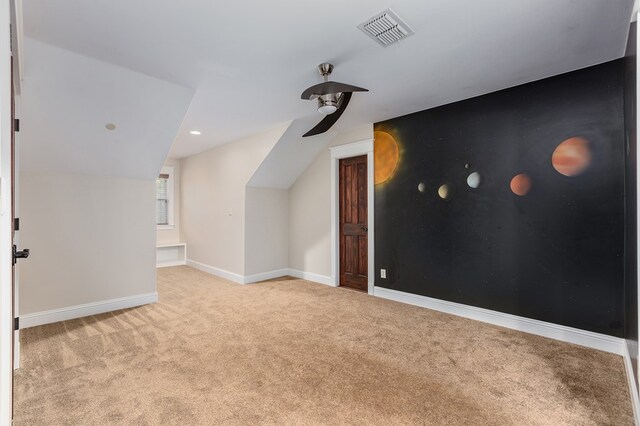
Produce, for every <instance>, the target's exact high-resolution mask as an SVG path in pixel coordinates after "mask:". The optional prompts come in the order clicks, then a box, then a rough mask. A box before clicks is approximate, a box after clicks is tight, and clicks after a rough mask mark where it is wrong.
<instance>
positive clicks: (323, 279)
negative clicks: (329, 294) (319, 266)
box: [288, 269, 336, 287]
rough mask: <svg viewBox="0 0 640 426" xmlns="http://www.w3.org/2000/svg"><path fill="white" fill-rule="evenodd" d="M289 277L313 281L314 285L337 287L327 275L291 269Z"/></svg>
mask: <svg viewBox="0 0 640 426" xmlns="http://www.w3.org/2000/svg"><path fill="white" fill-rule="evenodd" d="M288 275H291V276H292V277H295V278H300V279H301V280H307V281H313V282H314V283H318V284H324V285H329V286H331V287H335V286H336V284H335V282H334V280H333V278H331V277H329V276H327V275H320V274H314V273H313V272H304V271H298V270H297V269H289V273H288Z"/></svg>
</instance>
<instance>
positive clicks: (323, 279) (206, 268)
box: [187, 259, 335, 287]
mask: <svg viewBox="0 0 640 426" xmlns="http://www.w3.org/2000/svg"><path fill="white" fill-rule="evenodd" d="M187 266H191V267H192V268H195V269H198V270H200V271H203V272H206V273H208V274H211V275H215V276H216V277H220V278H224V279H226V280H229V281H233V282H234V283H237V284H252V283H257V282H260V281H265V280H270V279H273V278H279V277H284V276H287V275H290V276H292V277H296V278H301V279H303V280H307V281H313V282H316V283H320V284H325V285H330V286H332V287H335V285H334V284H333V280H332V279H331V277H328V276H325V275H319V274H314V273H311V272H304V271H298V270H296V269H288V268H282V269H275V270H273V271H267V272H261V273H259V274H253V275H240V274H236V273H235V272H230V271H225V270H224V269H220V268H216V267H215V266H211V265H207V264H205V263H202V262H197V261H195V260H191V259H187Z"/></svg>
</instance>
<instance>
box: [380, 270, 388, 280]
mask: <svg viewBox="0 0 640 426" xmlns="http://www.w3.org/2000/svg"><path fill="white" fill-rule="evenodd" d="M380 278H387V270H386V269H380Z"/></svg>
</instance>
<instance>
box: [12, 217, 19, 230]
mask: <svg viewBox="0 0 640 426" xmlns="http://www.w3.org/2000/svg"><path fill="white" fill-rule="evenodd" d="M13 230H14V231H19V230H20V218H19V217H16V218H14V219H13Z"/></svg>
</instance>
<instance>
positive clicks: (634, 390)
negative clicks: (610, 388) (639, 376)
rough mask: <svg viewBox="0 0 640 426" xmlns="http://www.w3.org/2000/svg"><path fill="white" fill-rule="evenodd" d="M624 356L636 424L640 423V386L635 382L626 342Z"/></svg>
mask: <svg viewBox="0 0 640 426" xmlns="http://www.w3.org/2000/svg"><path fill="white" fill-rule="evenodd" d="M622 358H623V359H624V369H625V371H626V372H627V384H628V385H629V395H630V396H631V407H632V408H633V418H634V419H635V424H637V425H638V424H640V399H639V398H638V387H637V386H636V383H635V376H634V374H633V365H632V364H631V355H630V353H629V347H628V346H627V344H626V342H625V344H624V348H623V353H622Z"/></svg>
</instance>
